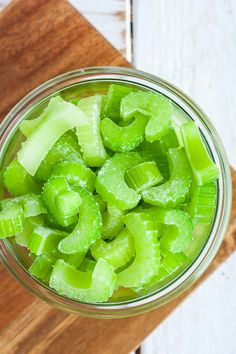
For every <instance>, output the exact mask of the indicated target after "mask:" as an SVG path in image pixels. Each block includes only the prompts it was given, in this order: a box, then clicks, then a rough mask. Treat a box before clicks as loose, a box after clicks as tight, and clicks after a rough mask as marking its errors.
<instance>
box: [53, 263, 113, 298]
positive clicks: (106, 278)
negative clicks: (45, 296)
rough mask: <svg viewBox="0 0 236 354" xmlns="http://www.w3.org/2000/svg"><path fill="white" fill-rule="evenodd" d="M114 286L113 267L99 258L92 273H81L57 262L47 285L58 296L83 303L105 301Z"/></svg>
mask: <svg viewBox="0 0 236 354" xmlns="http://www.w3.org/2000/svg"><path fill="white" fill-rule="evenodd" d="M115 284H116V274H115V272H114V269H113V267H112V266H111V265H110V264H109V263H108V262H106V261H105V260H104V259H102V258H100V259H99V260H98V262H97V264H96V266H95V268H94V271H93V272H81V271H79V270H77V269H75V268H74V267H73V266H71V265H69V264H67V263H65V262H64V261H63V260H60V259H59V260H58V261H57V262H56V264H55V266H54V268H53V271H52V274H51V277H50V282H49V285H50V287H51V288H53V289H55V290H56V291H57V292H58V293H59V294H60V295H64V296H67V297H68V298H71V299H76V300H79V301H83V302H105V301H107V300H108V299H109V298H110V297H111V295H112V293H113V291H114V289H115Z"/></svg>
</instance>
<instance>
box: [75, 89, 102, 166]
mask: <svg viewBox="0 0 236 354" xmlns="http://www.w3.org/2000/svg"><path fill="white" fill-rule="evenodd" d="M101 106H102V96H99V95H96V96H91V97H86V98H82V99H81V100H80V101H79V103H78V107H79V109H80V110H81V111H82V112H83V113H84V114H85V116H86V122H85V124H83V125H79V126H78V127H77V128H76V132H77V136H78V140H79V144H80V147H81V151H82V153H83V158H84V160H85V162H86V163H87V164H88V165H89V166H102V165H103V164H104V162H105V160H106V150H105V148H104V146H103V142H102V137H101V132H100V113H101Z"/></svg>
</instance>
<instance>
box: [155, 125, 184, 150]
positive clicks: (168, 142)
mask: <svg viewBox="0 0 236 354" xmlns="http://www.w3.org/2000/svg"><path fill="white" fill-rule="evenodd" d="M160 146H161V148H162V149H163V151H164V152H167V151H168V150H169V149H171V148H178V147H179V146H180V144H179V140H178V136H177V134H176V132H175V129H174V128H173V127H171V128H170V130H169V131H168V133H167V134H165V135H164V136H163V137H162V138H161V140H160Z"/></svg>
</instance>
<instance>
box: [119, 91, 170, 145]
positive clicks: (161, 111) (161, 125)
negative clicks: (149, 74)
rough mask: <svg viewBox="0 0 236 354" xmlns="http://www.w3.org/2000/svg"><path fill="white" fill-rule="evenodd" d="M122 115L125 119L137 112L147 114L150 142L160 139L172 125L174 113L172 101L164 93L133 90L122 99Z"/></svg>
mask: <svg viewBox="0 0 236 354" xmlns="http://www.w3.org/2000/svg"><path fill="white" fill-rule="evenodd" d="M120 113H121V117H122V118H123V119H125V120H128V119H130V118H132V117H133V116H134V115H135V114H136V113H140V114H143V115H146V116H148V117H150V118H149V121H148V123H147V125H146V129H145V135H146V139H147V141H149V142H153V141H155V140H160V139H161V138H162V137H163V136H164V135H165V134H166V133H167V132H168V131H169V129H170V127H171V115H172V113H173V108H172V103H171V101H170V100H169V99H168V98H166V97H165V96H163V95H160V94H157V93H152V92H131V93H130V94H129V95H127V96H125V97H124V98H123V99H122V100H121V106H120Z"/></svg>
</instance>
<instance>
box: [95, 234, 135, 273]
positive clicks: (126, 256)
mask: <svg viewBox="0 0 236 354" xmlns="http://www.w3.org/2000/svg"><path fill="white" fill-rule="evenodd" d="M91 252H92V256H93V257H94V258H95V259H96V260H98V259H99V258H104V259H105V260H106V261H107V262H108V263H110V264H111V265H112V266H113V267H114V269H117V268H120V267H122V266H124V265H126V264H127V263H128V262H129V261H130V259H131V258H132V257H133V256H134V255H135V247H134V241H133V237H132V235H131V234H130V232H129V231H128V230H127V229H126V228H124V229H123V230H122V231H121V233H120V234H119V235H118V236H117V237H116V238H115V239H114V240H113V241H112V242H105V241H104V240H102V239H100V240H98V241H96V242H95V244H94V245H92V246H91Z"/></svg>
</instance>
